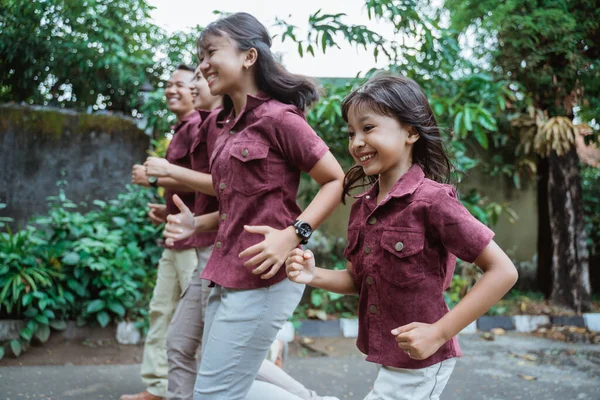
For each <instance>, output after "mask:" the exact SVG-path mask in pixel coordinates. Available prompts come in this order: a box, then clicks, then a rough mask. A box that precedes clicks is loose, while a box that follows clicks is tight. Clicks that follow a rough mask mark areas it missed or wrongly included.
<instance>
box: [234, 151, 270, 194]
mask: <svg viewBox="0 0 600 400" xmlns="http://www.w3.org/2000/svg"><path fill="white" fill-rule="evenodd" d="M229 156H230V162H231V175H232V176H231V186H232V188H233V189H234V190H235V191H237V192H240V193H242V194H245V195H247V196H255V195H257V194H260V193H263V192H265V191H267V190H269V187H270V185H269V160H268V156H269V146H268V145H267V144H264V143H261V142H238V143H234V144H233V145H232V146H231V148H230V149H229Z"/></svg>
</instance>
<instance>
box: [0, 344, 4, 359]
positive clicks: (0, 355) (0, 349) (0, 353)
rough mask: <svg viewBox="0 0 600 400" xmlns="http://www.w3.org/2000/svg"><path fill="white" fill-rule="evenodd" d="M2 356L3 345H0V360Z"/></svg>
mask: <svg viewBox="0 0 600 400" xmlns="http://www.w3.org/2000/svg"><path fill="white" fill-rule="evenodd" d="M3 358H4V346H2V345H0V360H2V359H3Z"/></svg>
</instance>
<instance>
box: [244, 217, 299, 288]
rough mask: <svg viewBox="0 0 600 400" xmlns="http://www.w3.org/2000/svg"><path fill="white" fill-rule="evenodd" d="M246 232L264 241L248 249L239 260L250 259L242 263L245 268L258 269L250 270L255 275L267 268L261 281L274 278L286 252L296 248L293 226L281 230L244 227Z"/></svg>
mask: <svg viewBox="0 0 600 400" xmlns="http://www.w3.org/2000/svg"><path fill="white" fill-rule="evenodd" d="M244 229H245V230H246V232H250V233H258V234H261V235H264V236H265V240H263V241H262V242H260V243H257V244H255V245H254V246H250V247H248V248H247V249H246V250H244V251H242V252H241V253H240V255H239V257H240V258H246V257H252V258H250V259H249V260H247V261H246V262H245V263H244V266H245V267H254V266H256V265H258V267H256V268H254V269H253V270H252V273H253V274H255V275H260V274H263V273H264V272H265V271H266V270H268V269H269V268H270V269H271V270H270V271H269V272H267V273H266V274H264V275H262V276H261V278H262V279H269V278H272V277H273V276H275V274H276V273H277V271H279V268H281V266H282V265H283V263H284V262H285V260H286V258H287V255H288V252H289V251H290V250H291V249H293V248H294V247H296V246H298V243H300V239H299V238H298V236H296V231H295V229H294V227H293V226H290V227H287V228H285V229H283V230H278V229H275V228H271V227H270V226H248V225H246V226H244Z"/></svg>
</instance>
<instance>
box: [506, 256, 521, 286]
mask: <svg viewBox="0 0 600 400" xmlns="http://www.w3.org/2000/svg"><path fill="white" fill-rule="evenodd" d="M506 279H507V280H508V282H509V283H510V287H511V288H512V287H513V286H514V285H515V283H517V281H518V280H519V271H517V268H516V267H515V265H514V264H513V263H512V262H511V263H510V267H509V268H508V270H507V271H506Z"/></svg>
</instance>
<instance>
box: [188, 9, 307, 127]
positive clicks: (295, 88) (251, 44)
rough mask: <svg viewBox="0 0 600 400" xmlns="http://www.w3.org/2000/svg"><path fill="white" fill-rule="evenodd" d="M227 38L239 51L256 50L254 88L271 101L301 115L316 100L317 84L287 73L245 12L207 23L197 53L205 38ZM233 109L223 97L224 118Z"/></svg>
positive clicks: (268, 40)
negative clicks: (290, 107) (255, 86)
mask: <svg viewBox="0 0 600 400" xmlns="http://www.w3.org/2000/svg"><path fill="white" fill-rule="evenodd" d="M224 34H225V35H227V36H228V37H229V38H231V39H232V40H233V41H234V42H235V44H236V46H237V48H238V50H239V51H246V50H250V49H251V48H254V49H256V52H257V53H258V58H257V60H256V64H255V65H256V68H255V71H256V76H255V79H256V84H257V86H258V88H259V89H260V90H261V91H263V92H265V93H266V94H268V95H269V96H271V97H272V98H274V99H276V100H278V101H280V102H282V103H285V104H293V105H295V106H296V107H298V108H299V109H300V110H302V111H303V112H304V111H305V110H306V109H307V108H308V107H309V106H310V105H311V104H312V103H314V102H316V101H317V100H318V99H319V90H318V89H317V84H316V83H315V82H314V81H313V80H311V79H309V78H307V77H305V76H302V75H296V74H292V73H290V72H288V71H287V70H286V69H285V68H284V67H283V66H282V65H281V64H280V63H279V62H278V61H277V60H276V59H275V57H274V56H273V53H272V52H271V36H270V35H269V32H268V31H267V28H265V27H264V25H263V24H261V23H260V22H259V21H258V20H257V19H256V18H254V17H253V16H252V15H250V14H248V13H242V12H240V13H235V14H232V15H229V16H227V17H224V18H221V19H219V20H217V21H214V22H212V23H210V24H209V25H208V26H207V27H206V28H205V29H204V30H203V31H202V34H201V35H200V37H199V38H198V50H199V52H200V49H202V48H203V44H204V39H205V38H206V37H207V36H221V37H222V36H224ZM232 108H233V102H232V101H231V98H230V97H229V96H227V95H225V96H223V112H224V114H225V115H227V114H228V113H229V112H230V111H231V109H232Z"/></svg>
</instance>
